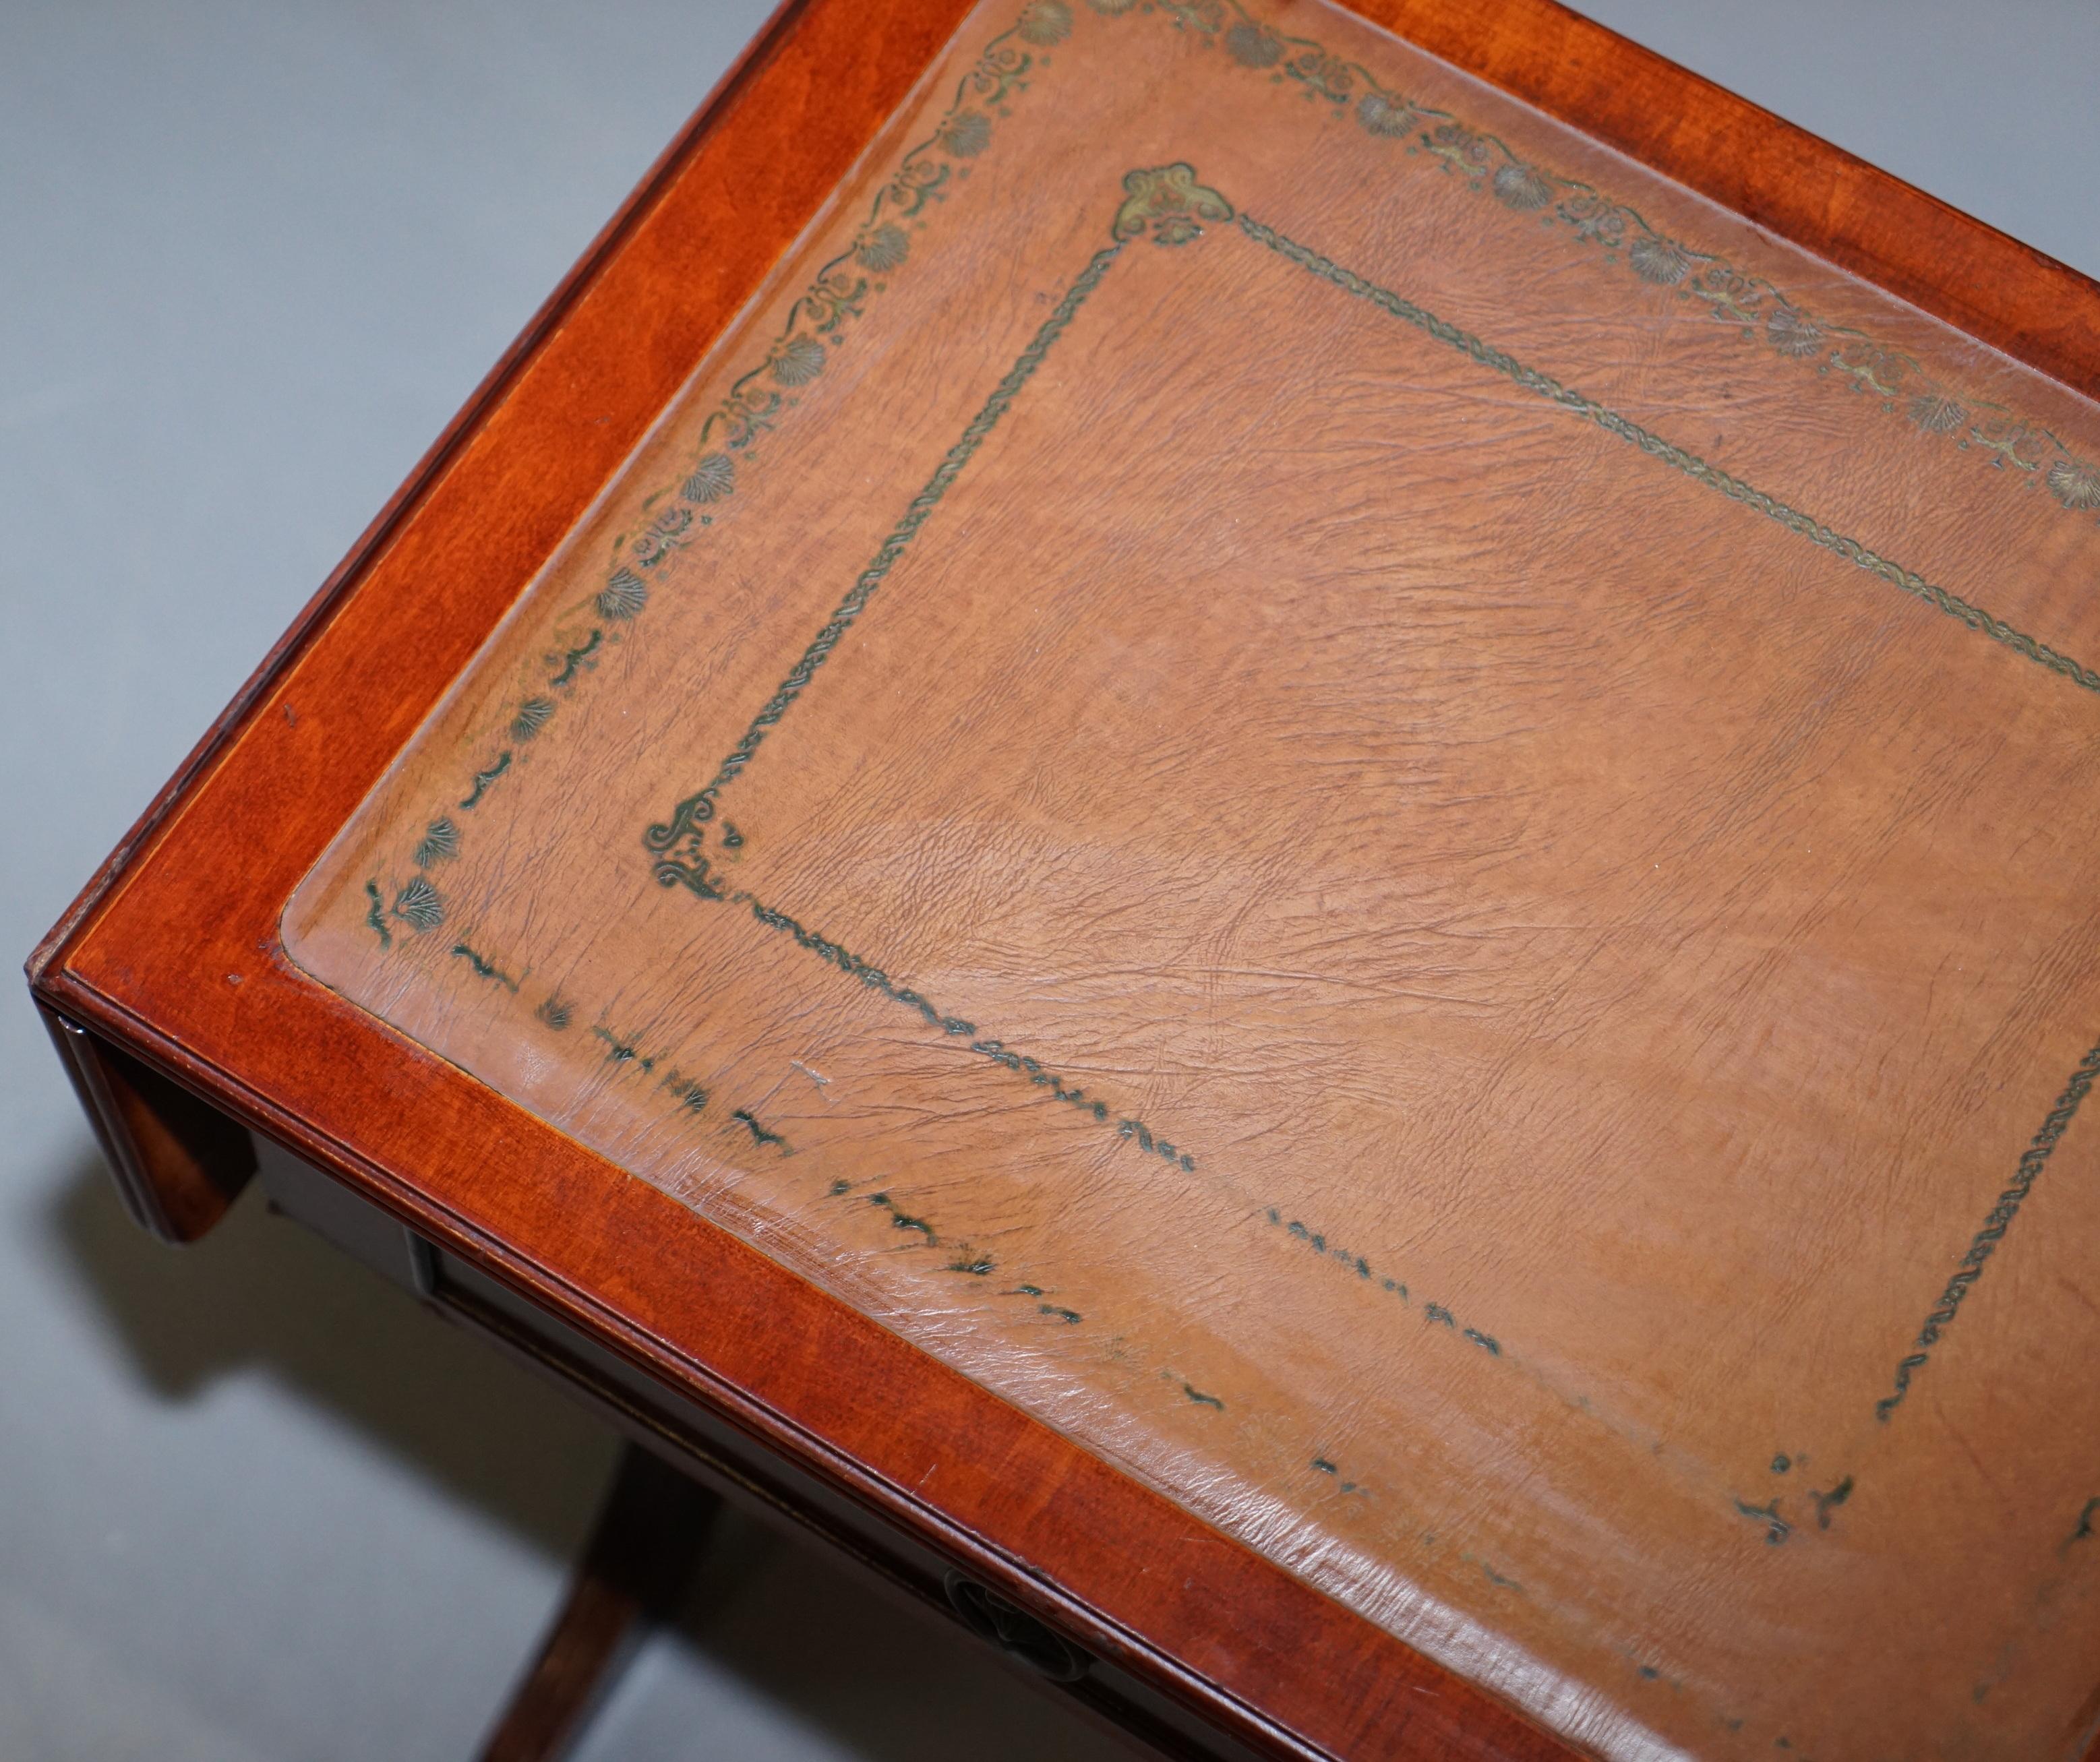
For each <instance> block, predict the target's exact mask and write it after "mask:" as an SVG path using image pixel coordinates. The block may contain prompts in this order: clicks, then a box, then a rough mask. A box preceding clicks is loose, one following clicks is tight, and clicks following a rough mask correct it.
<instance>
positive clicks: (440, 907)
mask: <svg viewBox="0 0 2100 1762" xmlns="http://www.w3.org/2000/svg"><path fill="white" fill-rule="evenodd" d="M394 915H395V917H396V918H399V919H400V920H401V922H402V923H404V924H407V925H408V926H409V927H411V928H412V929H416V930H435V929H436V928H437V927H438V926H439V924H441V923H443V922H444V921H445V902H444V900H443V897H442V896H440V895H439V892H438V890H437V889H436V888H434V887H432V886H431V885H430V883H429V882H427V881H425V880H422V879H420V878H419V879H416V880H413V881H411V882H410V883H408V886H406V887H404V888H402V889H401V891H400V892H399V893H397V894H395V896H394Z"/></svg>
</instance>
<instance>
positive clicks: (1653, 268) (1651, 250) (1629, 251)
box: [1626, 232, 1692, 288]
mask: <svg viewBox="0 0 2100 1762" xmlns="http://www.w3.org/2000/svg"><path fill="white" fill-rule="evenodd" d="M1626 262H1628V263H1630V264H1631V265H1632V266H1633V272H1634V273H1635V275H1638V276H1639V277H1640V279H1641V280H1643V281H1652V282H1653V283H1654V284H1656V286H1657V287H1658V288H1674V287H1675V286H1676V285H1677V284H1678V283H1679V282H1680V281H1682V280H1684V278H1685V277H1686V276H1687V275H1690V274H1691V273H1692V259H1691V258H1689V257H1687V256H1686V255H1685V253H1684V249H1683V246H1681V245H1679V244H1677V243H1675V242H1674V240H1670V239H1665V238H1661V237H1658V236H1657V235H1656V234H1654V233H1652V232H1644V233H1643V234H1642V235H1641V236H1639V238H1638V239H1636V240H1634V242H1633V243H1632V244H1630V245H1628V246H1627V247H1626Z"/></svg>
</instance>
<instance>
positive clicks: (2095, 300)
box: [1344, 0, 2100, 397]
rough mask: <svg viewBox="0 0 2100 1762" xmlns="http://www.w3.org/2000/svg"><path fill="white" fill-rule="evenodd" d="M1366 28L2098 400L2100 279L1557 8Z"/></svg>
mask: <svg viewBox="0 0 2100 1762" xmlns="http://www.w3.org/2000/svg"><path fill="white" fill-rule="evenodd" d="M1344 3H1346V4H1348V5H1349V6H1350V7H1351V8H1352V10H1353V11H1357V12H1359V13H1360V14H1361V15H1363V16H1364V17H1365V18H1367V19H1369V20H1370V21H1371V22H1372V23H1374V24H1379V25H1381V26H1383V28H1384V29H1387V30H1389V31H1392V33H1394V34H1395V35H1396V36H1399V37H1405V38H1406V39H1407V41H1409V42H1411V43H1413V44H1414V45H1415V46H1417V47H1418V48H1420V49H1423V50H1426V51H1428V52H1429V53H1430V54H1432V55H1436V56H1437V57H1438V58H1439V59H1442V60H1445V61H1448V62H1449V63H1451V64H1452V65H1454V67H1457V68H1460V69H1461V70H1462V71H1463V72H1465V73H1471V74H1472V75H1474V76H1475V77H1477V78H1480V79H1482V80H1485V81H1487V83H1488V84H1489V85H1490V86H1495V87H1497V88H1498V89H1499V90H1502V91H1504V92H1507V93H1508V94H1509V95H1511V96H1512V97H1514V98H1517V99H1521V100H1522V101H1523V102H1524V103H1525V104H1531V105H1533V106H1534V107H1536V108H1538V109H1540V110H1542V111H1544V112H1546V113H1547V114H1548V115H1550V116H1552V117H1556V118H1557V119H1559V120H1560V121H1563V122H1565V123H1567V124H1568V125H1569V126H1571V127H1573V128H1576V129H1578V130H1582V132H1583V133H1584V134H1588V135H1590V137H1591V138H1592V139H1595V140H1597V141H1599V142H1601V143H1604V145H1606V146H1608V147H1611V148H1616V149H1617V150H1618V151H1619V152H1623V153H1626V154H1627V155H1628V156H1630V157H1632V158H1635V159H1637V160H1639V161H1641V162H1642V163H1643V164H1645V165H1648V166H1649V167H1651V168H1652V169H1653V170H1657V171H1659V172H1661V173H1662V174H1663V175H1665V177H1668V178H1672V179H1673V180H1674V181H1675V182H1677V183H1682V184H1683V185H1684V186H1686V187H1687V188H1689V189H1691V190H1693V191H1695V192H1697V193H1698V194H1699V195H1701V196H1705V197H1707V198H1708V199H1710V200H1713V201H1715V202H1718V203H1719V204H1720V205H1722V206H1723V207H1726V208H1729V209H1733V210H1734V211H1735V212H1736V213H1737V214H1740V215H1742V216H1743V217H1744V218H1746V219H1749V220H1750V221H1752V222H1755V223H1756V224H1757V225H1758V226H1760V227H1763V228H1764V229H1765V230H1766V231H1769V232H1771V233H1774V234H1776V235H1777V236H1779V237H1780V238H1783V239H1785V240H1788V241H1789V243H1791V244H1796V245H1798V246H1799V247H1801V248H1802V249H1804V250H1807V251H1810V252H1812V253H1815V255H1817V256H1819V257H1821V258H1825V259H1826V260H1828V261H1829V262H1833V263H1836V264H1838V266H1839V267H1842V268H1844V269H1846V270H1848V271H1851V272H1852V273H1853V274H1855V275H1860V276H1862V277H1864V279H1865V280H1868V281H1871V282H1873V283H1874V284H1876V285H1877V286H1878V287H1880V288H1882V289H1886V291H1887V292H1889V293H1893V294H1895V295H1896V296H1897V297H1899V298H1901V299H1903V300H1905V301H1908V302H1909V303H1910V304H1912V305H1913V306H1917V308H1919V309H1920V310H1921V311H1925V312H1928V313H1930V315H1932V316H1934V317H1935V318H1938V319H1942V320H1943V321H1944V322H1946V323H1948V324H1952V325H1953V326H1955V327H1956V328H1957V329H1960V330H1963V331H1965V332H1967V333H1969V334H1970V335H1971V336H1973V337H1976V338H1977V339H1979V341H1983V342H1985V343H1988V344H1989V345H1990V346H1992V347H1993V348H1996V349H1998V350H2001V351H2003V352H2004V353H2005V354H2006V355H2011V356H2013V357H2014V359H2017V360H2019V361H2022V362H2024V363H2026V364H2027V366H2029V367H2032V368H2035V369H2036V371H2037V372H2041V373H2045V374H2047V375H2048V376H2049V377H2051V378H2054V379H2057V380H2059V381H2063V383H2064V384H2065V385H2069V386H2071V387H2072V388H2073V389H2074V390H2077V391H2080V392H2082V393H2084V394H2086V395H2087V396H2089V397H2100V281H2096V280H2094V279H2093V278H2092V277H2091V276H2089V275H2085V274H2083V273H2082V272H2080V271H2078V270H2076V269H2073V268H2071V267H2070V266H2069V265H2068V264H2067V263H2063V262H2058V260H2057V259H2056V258H2053V257H2050V256H2049V255H2048V254H2047V253H2045V252H2042V251H2040V250H2037V249H2035V248H2034V247H2033V246H2032V245H2030V244H2023V243H2021V242H2020V241H2019V240H2017V239H2015V238H2014V237H2012V236H2010V234H2007V233H2005V232H2001V231H1999V230H1998V229H1997V228H1996V227H1992V226H1990V225H1989V224H1988V223H1987V222H1983V221H1981V220H1979V219H1977V218H1975V217H1974V216H1973V215H1971V214H1965V213H1964V212H1963V211H1962V210H1961V209H1958V208H1955V207H1953V206H1952V205H1950V204H1948V203H1947V202H1944V201H1942V200H1940V199H1939V197H1938V196H1932V195H1929V194H1928V193H1926V192H1925V191H1923V190H1921V189H1919V188H1918V187H1917V186H1916V185H1915V184H1911V183H1905V182H1904V180H1903V179H1902V178H1899V177H1897V176H1895V174H1893V173H1891V172H1887V171H1884V170H1882V169H1881V168H1880V167H1879V166H1877V165H1873V163H1871V162H1870V161H1867V160H1864V159H1862V158H1860V156H1858V155H1857V154H1855V153H1851V152H1847V151H1846V149H1845V148H1842V147H1838V146H1835V145H1833V143H1830V142H1829V141H1826V140H1824V139H1823V138H1822V137H1821V136H1820V135H1818V134H1812V133H1811V132H1810V131H1809V130H1807V129H1805V128H1802V127H1801V126H1799V125H1798V124H1796V123H1793V122H1789V121H1786V120H1785V118H1784V117H1779V116H1777V115H1775V114H1774V113H1773V112H1771V111H1769V110H1767V109H1765V108H1763V107H1762V105H1759V104H1753V103H1752V102H1751V101H1750V100H1749V99H1746V98H1744V97H1741V96H1740V95H1737V94H1736V93H1735V92H1732V91H1730V90H1728V89H1727V87H1726V86H1718V85H1716V84H1715V83H1714V81H1711V80H1709V79H1707V78H1706V77H1704V76H1703V75H1701V74H1698V73H1693V72H1692V70H1691V69H1689V68H1685V67H1682V66H1680V65H1679V64H1678V63H1676V62H1674V61H1671V60H1670V59H1667V58H1666V57H1665V56H1663V55H1659V54H1657V52H1656V51H1653V50H1651V49H1647V48H1644V47H1643V46H1641V45H1639V44H1638V43H1635V42H1632V41H1631V40H1630V39H1629V38H1627V37H1621V35H1619V33H1617V32H1616V31H1613V30H1612V29H1608V27H1606V26H1604V25H1602V24H1598V23H1596V22H1595V20H1591V19H1588V18H1585V17H1584V16H1582V15H1581V14H1580V13H1579V12H1577V11H1573V10H1572V9H1571V8H1569V7H1566V6H1564V5H1561V4H1560V3H1559V0H1485V3H1483V4H1479V5H1474V6H1464V7H1460V6H1454V5H1451V4H1449V0H1344Z"/></svg>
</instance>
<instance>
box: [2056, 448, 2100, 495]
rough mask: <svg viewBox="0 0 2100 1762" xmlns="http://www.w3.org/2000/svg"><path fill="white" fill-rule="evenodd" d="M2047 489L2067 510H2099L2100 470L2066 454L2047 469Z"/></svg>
mask: <svg viewBox="0 0 2100 1762" xmlns="http://www.w3.org/2000/svg"><path fill="white" fill-rule="evenodd" d="M2049 487H2050V489H2052V490H2054V491H2055V492H2056V499H2057V500H2058V501H2060V502H2062V503H2063V505H2064V506H2065V507H2067V508H2078V509H2084V508H2100V468H2096V467H2094V466H2093V465H2088V464H2086V463H2085V460H2082V459H2074V458H2072V457H2071V456H2070V455H2069V454H2068V453H2066V454H2065V455H2064V456H2063V458H2061V459H2059V460H2057V461H2056V463H2055V464H2054V465H2051V466H2050V467H2049Z"/></svg>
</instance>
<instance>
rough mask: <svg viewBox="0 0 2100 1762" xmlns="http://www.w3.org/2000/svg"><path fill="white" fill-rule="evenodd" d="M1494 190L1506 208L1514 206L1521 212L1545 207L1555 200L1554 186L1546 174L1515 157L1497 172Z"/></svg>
mask: <svg viewBox="0 0 2100 1762" xmlns="http://www.w3.org/2000/svg"><path fill="white" fill-rule="evenodd" d="M1494 190H1495V195H1496V196H1497V197H1498V199H1499V200H1501V202H1502V205H1503V206H1504V207H1505V208H1514V209H1516V210H1517V211H1518V212H1519V213H1520V214H1529V213H1530V212H1531V211H1532V210H1533V209H1537V208H1543V207H1545V206H1546V204H1547V203H1548V202H1550V201H1551V200H1553V186H1552V184H1551V183H1548V182H1547V181H1546V174H1545V173H1544V172H1542V171H1541V170H1538V169H1537V167H1536V166H1534V165H1524V164H1522V163H1521V162H1520V161H1516V160H1514V159H1513V160H1511V161H1510V162H1509V163H1508V164H1507V165H1504V166H1503V167H1502V169H1501V170H1499V171H1498V172H1497V173H1496V174H1495V175H1494Z"/></svg>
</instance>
